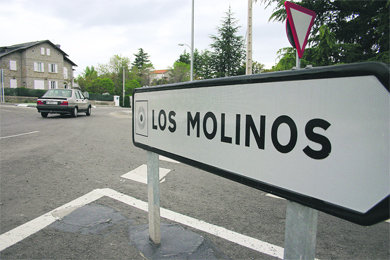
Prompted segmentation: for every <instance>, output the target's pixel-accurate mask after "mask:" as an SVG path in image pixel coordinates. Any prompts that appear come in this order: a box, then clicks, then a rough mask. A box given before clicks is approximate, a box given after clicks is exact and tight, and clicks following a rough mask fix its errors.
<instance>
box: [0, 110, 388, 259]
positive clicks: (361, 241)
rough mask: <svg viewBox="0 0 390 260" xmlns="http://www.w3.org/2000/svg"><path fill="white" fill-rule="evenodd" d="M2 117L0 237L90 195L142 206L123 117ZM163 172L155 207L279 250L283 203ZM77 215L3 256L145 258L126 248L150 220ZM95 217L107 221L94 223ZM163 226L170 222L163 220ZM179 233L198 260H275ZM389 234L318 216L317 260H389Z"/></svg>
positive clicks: (108, 113) (117, 210) (119, 208)
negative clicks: (194, 247) (196, 247)
mask: <svg viewBox="0 0 390 260" xmlns="http://www.w3.org/2000/svg"><path fill="white" fill-rule="evenodd" d="M0 116H1V117H0V163H1V164H0V236H1V234H4V233H6V232H8V231H13V230H15V228H17V227H20V230H21V231H20V232H22V233H23V232H24V230H25V229H24V228H23V226H21V225H23V224H25V223H28V222H29V221H31V220H33V219H36V218H39V217H40V216H42V215H44V214H46V213H47V212H50V211H52V210H53V209H56V208H58V207H61V206H62V205H64V204H66V203H68V202H70V201H73V200H75V199H77V198H80V197H82V196H84V195H85V194H88V193H89V192H91V191H94V190H96V189H104V188H109V189H110V190H114V191H116V192H119V193H121V194H125V195H128V196H131V197H133V198H136V199H139V200H141V201H144V202H147V186H146V185H145V184H142V183H139V182H135V181H132V180H129V179H125V178H123V177H121V176H122V175H124V174H125V173H128V172H129V171H132V170H134V169H136V168H138V167H139V166H141V165H143V164H146V160H147V157H146V152H145V151H143V150H141V149H138V148H135V147H134V146H133V145H132V142H131V113H130V110H128V109H122V108H113V107H97V108H95V109H93V110H92V115H91V116H90V117H87V116H85V115H84V114H82V113H80V115H79V117H77V118H72V117H67V116H63V117H61V116H53V115H49V117H48V118H42V117H41V116H40V114H38V113H37V111H36V109H35V108H25V107H16V106H11V105H1V106H0ZM160 167H163V168H166V169H170V172H169V173H168V174H167V176H166V177H165V181H164V182H162V183H161V184H160V192H161V199H160V200H161V207H162V208H165V209H169V210H171V211H173V212H175V213H180V214H183V215H185V216H189V217H192V218H194V219H198V220H202V221H205V222H207V223H210V224H213V225H215V226H217V227H223V228H226V229H228V230H231V231H234V232H237V233H239V234H242V235H245V236H246V237H251V238H255V239H258V240H261V241H264V242H267V243H270V244H272V245H275V246H279V247H283V246H284V229H285V214H286V201H285V200H282V199H278V198H273V197H269V196H267V194H266V193H264V192H262V191H259V190H255V189H253V188H250V187H246V186H244V185H242V184H239V183H235V182H232V181H230V180H227V179H224V178H222V177H219V176H216V175H213V174H210V173H208V172H204V171H201V170H198V169H196V168H193V167H190V166H186V165H184V164H177V163H173V162H167V161H160ZM82 209H83V210H84V211H83V212H77V213H78V214H80V215H77V214H76V213H75V214H73V213H72V215H69V216H70V217H69V218H68V219H67V221H68V222H67V223H63V222H61V219H59V220H58V221H56V222H55V223H53V224H51V225H49V226H47V227H44V228H42V229H40V230H39V231H37V232H35V233H34V234H32V235H31V236H28V237H27V238H25V239H22V240H21V241H20V242H18V243H15V244H13V245H12V246H10V247H8V248H6V249H4V250H3V251H1V252H0V258H1V259H42V258H54V259H59V258H61V259H64V258H72V259H144V258H150V257H148V255H145V253H144V252H142V251H140V248H139V247H137V244H136V243H135V242H134V241H132V238H134V237H135V236H133V235H132V234H133V233H132V232H135V231H134V230H139V229H140V227H142V226H145V225H146V224H147V223H148V216H147V213H145V212H144V211H142V210H140V209H137V208H135V207H133V206H130V205H128V204H126V203H123V202H119V201H118V200H116V199H112V198H109V197H101V198H99V199H97V200H95V201H93V202H92V203H88V204H86V205H85V206H84V207H82ZM99 214H106V215H105V216H107V217H105V218H103V221H101V219H94V217H96V216H98V215H99ZM84 215H85V216H88V217H89V221H90V223H92V224H94V225H90V224H88V223H89V222H88V220H85V221H87V222H86V223H87V224H86V225H84V226H83V228H84V229H82V228H80V227H81V226H82V225H81V224H80V223H79V222H80V221H79V218H81V217H78V216H84ZM64 219H65V218H64ZM106 220H107V221H106ZM72 221H73V222H72ZM83 221H84V220H83ZM162 222H163V223H167V224H175V221H172V220H170V219H165V218H162ZM96 223H98V225H95V224H96ZM65 224H66V225H65ZM180 226H181V227H183V228H184V230H187V231H190V232H191V234H195V235H199V236H201V237H203V238H204V241H205V243H203V246H205V247H207V250H205V251H204V252H206V251H207V252H209V255H202V254H200V255H198V258H210V259H275V258H274V257H271V256H269V255H267V254H265V253H261V252H258V251H256V250H252V249H249V248H247V247H245V246H241V245H238V244H236V243H233V242H230V241H228V240H226V239H224V238H221V237H218V236H215V235H211V234H209V233H207V232H203V231H199V230H198V229H197V228H196V227H188V226H185V225H181V224H180ZM389 227H390V224H389V223H387V222H383V223H379V224H376V225H373V226H370V227H362V226H359V225H356V224H352V223H349V222H347V221H344V220H341V219H337V218H335V217H332V216H330V215H327V214H324V213H321V212H320V213H319V215H318V227H317V247H316V257H317V258H319V259H389V258H390V243H389V242H390V241H389V240H390V229H389ZM163 235H164V234H163ZM195 237H196V236H195ZM194 240H195V238H194ZM163 242H164V240H163ZM1 243H4V241H2V240H0V247H1ZM210 252H211V253H210ZM181 257H183V256H179V257H178V258H181ZM152 258H153V257H152ZM154 258H156V257H154ZM168 258H169V257H168ZM183 258H184V257H183ZM188 259H196V255H195V256H194V257H193V258H191V257H189V258H188Z"/></svg>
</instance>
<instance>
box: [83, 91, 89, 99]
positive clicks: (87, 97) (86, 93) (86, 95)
mask: <svg viewBox="0 0 390 260" xmlns="http://www.w3.org/2000/svg"><path fill="white" fill-rule="evenodd" d="M83 95H84V97H85V98H86V99H89V93H88V92H87V91H85V92H84V93H83Z"/></svg>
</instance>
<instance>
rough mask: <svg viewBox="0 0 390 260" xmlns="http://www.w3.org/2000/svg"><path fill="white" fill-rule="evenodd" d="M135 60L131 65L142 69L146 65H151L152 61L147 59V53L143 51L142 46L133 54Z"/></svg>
mask: <svg viewBox="0 0 390 260" xmlns="http://www.w3.org/2000/svg"><path fill="white" fill-rule="evenodd" d="M134 56H135V60H134V62H133V63H131V65H133V66H135V67H137V68H138V69H139V70H142V69H144V68H147V67H149V68H150V67H153V65H152V63H151V62H150V60H149V54H147V53H146V52H144V50H143V49H142V48H139V49H138V53H136V54H134Z"/></svg>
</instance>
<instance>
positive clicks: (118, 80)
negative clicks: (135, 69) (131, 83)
mask: <svg viewBox="0 0 390 260" xmlns="http://www.w3.org/2000/svg"><path fill="white" fill-rule="evenodd" d="M129 65H130V59H129V58H127V57H122V56H121V55H114V56H112V57H111V58H110V62H109V63H108V64H103V65H99V66H98V73H99V76H100V77H105V78H110V79H111V80H112V82H114V94H116V95H120V94H122V89H123V69H124V70H125V75H129Z"/></svg>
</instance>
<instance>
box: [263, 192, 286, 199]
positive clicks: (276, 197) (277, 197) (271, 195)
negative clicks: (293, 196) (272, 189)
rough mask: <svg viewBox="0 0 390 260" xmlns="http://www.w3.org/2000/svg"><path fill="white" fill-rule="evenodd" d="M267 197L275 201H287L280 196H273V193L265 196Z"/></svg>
mask: <svg viewBox="0 0 390 260" xmlns="http://www.w3.org/2000/svg"><path fill="white" fill-rule="evenodd" d="M265 196H267V197H271V198H274V199H280V200H285V199H284V198H282V197H279V196H276V195H274V194H271V193H267V194H265Z"/></svg>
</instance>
